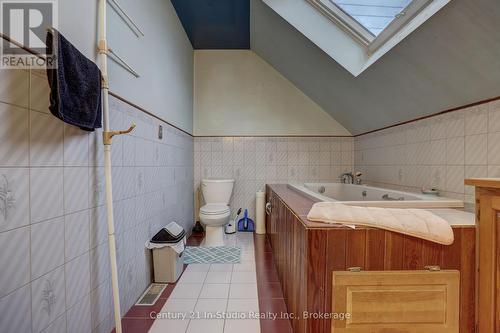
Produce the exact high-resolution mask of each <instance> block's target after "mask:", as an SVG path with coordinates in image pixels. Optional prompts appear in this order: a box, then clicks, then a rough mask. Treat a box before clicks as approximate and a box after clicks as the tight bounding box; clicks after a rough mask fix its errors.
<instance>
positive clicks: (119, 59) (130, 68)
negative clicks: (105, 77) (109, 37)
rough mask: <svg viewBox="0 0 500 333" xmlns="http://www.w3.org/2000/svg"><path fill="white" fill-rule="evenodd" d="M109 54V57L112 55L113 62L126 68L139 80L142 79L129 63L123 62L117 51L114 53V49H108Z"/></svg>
mask: <svg viewBox="0 0 500 333" xmlns="http://www.w3.org/2000/svg"><path fill="white" fill-rule="evenodd" d="M107 53H108V55H111V57H110V58H111V60H113V61H114V62H116V63H117V64H118V65H120V66H122V67H123V68H125V69H126V70H127V71H129V72H130V74H132V75H133V76H135V77H137V78H139V77H141V76H140V75H139V73H137V72H136V71H135V70H134V69H133V68H132V67H131V66H130V65H129V64H127V62H126V61H125V60H123V59H122V58H121V57H120V56H119V55H118V54H116V53H115V51H113V49H111V48H109V47H108V49H107Z"/></svg>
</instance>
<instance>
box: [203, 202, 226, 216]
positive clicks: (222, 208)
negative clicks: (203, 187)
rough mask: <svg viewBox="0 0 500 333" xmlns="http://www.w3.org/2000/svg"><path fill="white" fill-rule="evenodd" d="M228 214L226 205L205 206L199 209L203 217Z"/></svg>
mask: <svg viewBox="0 0 500 333" xmlns="http://www.w3.org/2000/svg"><path fill="white" fill-rule="evenodd" d="M227 213H229V206H228V205H226V204H216V203H215V204H214V203H212V204H206V205H205V206H202V207H201V208H200V214H203V215H225V214H227Z"/></svg>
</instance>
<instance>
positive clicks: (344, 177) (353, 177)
mask: <svg viewBox="0 0 500 333" xmlns="http://www.w3.org/2000/svg"><path fill="white" fill-rule="evenodd" d="M362 175H363V174H362V173H361V172H359V171H358V172H355V173H354V174H353V173H352V172H344V173H343V174H341V175H340V179H341V181H342V183H344V184H354V183H356V184H357V185H361V176H362Z"/></svg>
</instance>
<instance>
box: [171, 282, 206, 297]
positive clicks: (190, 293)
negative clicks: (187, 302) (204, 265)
mask: <svg viewBox="0 0 500 333" xmlns="http://www.w3.org/2000/svg"><path fill="white" fill-rule="evenodd" d="M202 286H203V284H201V283H193V284H178V285H176V286H175V288H174V291H173V292H172V294H171V295H170V298H198V296H199V295H200V291H201V288H202Z"/></svg>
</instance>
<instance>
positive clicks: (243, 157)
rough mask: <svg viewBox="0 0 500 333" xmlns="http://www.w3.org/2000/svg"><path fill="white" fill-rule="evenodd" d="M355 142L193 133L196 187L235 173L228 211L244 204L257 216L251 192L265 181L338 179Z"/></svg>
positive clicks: (347, 166) (346, 169) (350, 160)
mask: <svg viewBox="0 0 500 333" xmlns="http://www.w3.org/2000/svg"><path fill="white" fill-rule="evenodd" d="M353 146H354V139H353V138H332V137H307V138H306V137H300V138H299V137H293V138H290V137H288V138H287V137H272V138H271V137H245V138H239V137H223V138H220V137H216V138H214V137H204V138H195V139H194V188H195V190H196V191H199V188H200V181H201V180H202V179H204V178H208V177H223V178H233V179H234V180H235V183H234V189H233V195H232V197H231V202H230V206H231V210H232V214H235V213H236V211H237V210H238V208H240V207H241V208H243V209H245V208H248V211H249V214H250V217H251V218H255V192H257V191H259V190H262V191H264V190H265V184H278V183H279V184H286V183H290V182H313V183H314V182H333V181H338V179H339V176H340V175H341V174H342V173H343V172H349V171H352V164H353ZM198 193H199V192H198ZM199 198H200V197H199V196H198V198H197V199H198V200H195V203H196V202H197V203H198V204H199ZM198 211H199V209H197V208H196V207H195V214H196V213H197V212H198Z"/></svg>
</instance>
